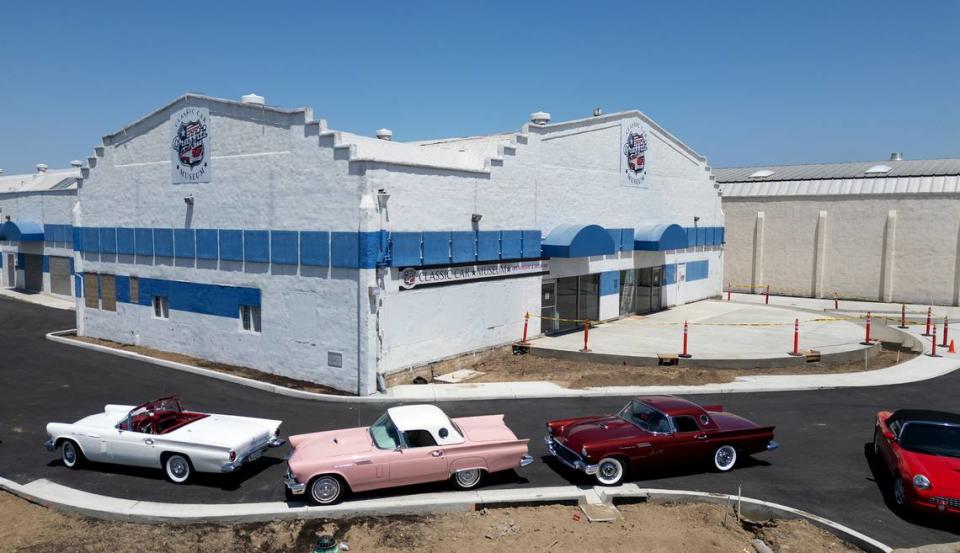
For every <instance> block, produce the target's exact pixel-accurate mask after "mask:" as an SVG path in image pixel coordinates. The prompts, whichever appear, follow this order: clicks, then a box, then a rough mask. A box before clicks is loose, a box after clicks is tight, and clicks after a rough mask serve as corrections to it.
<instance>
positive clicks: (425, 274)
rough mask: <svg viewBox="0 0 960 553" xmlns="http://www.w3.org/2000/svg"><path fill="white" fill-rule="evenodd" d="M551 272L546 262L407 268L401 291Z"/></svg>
mask: <svg viewBox="0 0 960 553" xmlns="http://www.w3.org/2000/svg"><path fill="white" fill-rule="evenodd" d="M549 270H550V267H549V265H548V264H547V262H546V261H544V260H537V261H513V262H509V263H487V264H481V265H463V266H458V267H439V268H434V269H414V268H412V267H407V268H406V269H403V270H402V271H400V279H401V280H400V289H401V290H410V289H412V288H414V287H417V286H436V285H439V284H454V283H458V282H466V281H471V280H481V279H488V278H507V277H522V276H534V275H541V274H544V273H546V272H547V271H549Z"/></svg>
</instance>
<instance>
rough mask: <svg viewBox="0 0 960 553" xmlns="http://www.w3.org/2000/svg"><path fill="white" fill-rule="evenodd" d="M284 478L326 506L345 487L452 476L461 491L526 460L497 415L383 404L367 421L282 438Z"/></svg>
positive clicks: (520, 443)
mask: <svg viewBox="0 0 960 553" xmlns="http://www.w3.org/2000/svg"><path fill="white" fill-rule="evenodd" d="M289 441H290V447H291V453H290V457H289V458H288V459H287V474H286V477H285V478H284V484H286V486H287V488H288V489H289V490H290V491H291V492H292V493H293V494H295V495H301V494H304V493H307V492H308V491H309V493H308V497H309V499H310V501H312V502H313V503H317V504H320V505H330V504H333V503H336V502H338V501H340V500H341V499H342V498H343V496H344V494H345V493H346V492H348V491H354V492H361V491H367V490H375V489H378V488H389V487H394V486H406V485H408V484H420V483H424V482H436V481H442V480H448V479H452V480H453V482H454V484H455V485H456V486H457V487H458V488H461V489H470V488H473V487H475V486H477V484H479V483H480V479H481V478H482V477H483V475H484V473H488V472H497V471H502V470H510V469H515V468H517V467H525V466H527V465H529V464H530V463H532V462H533V457H531V456H530V455H528V454H527V442H529V440H518V439H517V437H516V436H515V435H514V434H513V432H512V431H511V430H510V429H509V428H507V425H506V424H504V422H503V415H489V416H483V417H466V418H459V419H451V418H449V417H447V415H446V414H445V413H444V412H443V411H441V410H440V409H439V408H438V407H435V406H433V405H407V406H402V407H393V408H391V409H388V410H387V412H386V413H384V414H383V416H381V417H380V418H379V419H377V422H375V423H373V425H372V426H369V427H364V428H350V429H346V430H332V431H329V432H316V433H313V434H300V435H298V436H291V437H290V438H289Z"/></svg>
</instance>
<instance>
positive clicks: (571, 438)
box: [556, 416, 646, 452]
mask: <svg viewBox="0 0 960 553" xmlns="http://www.w3.org/2000/svg"><path fill="white" fill-rule="evenodd" d="M641 434H646V432H644V431H643V430H641V429H640V428H637V427H636V426H634V425H633V424H631V423H629V422H627V421H625V420H623V419H621V418H620V417H614V416H605V417H586V418H582V419H576V420H574V421H572V422H569V423H567V424H564V425H563V427H562V428H561V429H559V431H558V432H557V433H556V438H557V439H558V440H559V441H560V442H561V443H563V444H564V445H566V446H567V447H569V448H570V449H572V450H574V451H577V452H579V451H580V448H582V447H583V446H584V445H589V444H592V443H596V442H600V441H605V440H617V439H620V438H629V437H631V436H634V437H635V436H638V435H641Z"/></svg>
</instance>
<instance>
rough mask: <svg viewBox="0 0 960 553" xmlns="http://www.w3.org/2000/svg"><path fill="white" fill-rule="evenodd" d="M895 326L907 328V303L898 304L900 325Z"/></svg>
mask: <svg viewBox="0 0 960 553" xmlns="http://www.w3.org/2000/svg"><path fill="white" fill-rule="evenodd" d="M897 328H907V304H905V303H901V304H900V326H898V327H897Z"/></svg>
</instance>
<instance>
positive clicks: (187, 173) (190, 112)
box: [170, 107, 211, 184]
mask: <svg viewBox="0 0 960 553" xmlns="http://www.w3.org/2000/svg"><path fill="white" fill-rule="evenodd" d="M170 121H171V125H170V126H171V128H172V130H173V138H172V139H171V145H170V148H171V152H170V155H171V158H170V166H171V167H172V169H173V184H188V183H194V182H210V154H211V150H210V110H209V109H207V108H196V107H189V108H184V109H182V110H180V111H178V112H176V113H174V114H173V116H172V117H171V118H170Z"/></svg>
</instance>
